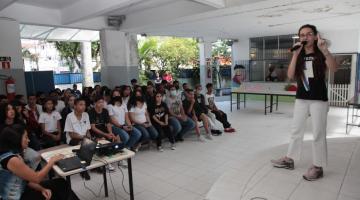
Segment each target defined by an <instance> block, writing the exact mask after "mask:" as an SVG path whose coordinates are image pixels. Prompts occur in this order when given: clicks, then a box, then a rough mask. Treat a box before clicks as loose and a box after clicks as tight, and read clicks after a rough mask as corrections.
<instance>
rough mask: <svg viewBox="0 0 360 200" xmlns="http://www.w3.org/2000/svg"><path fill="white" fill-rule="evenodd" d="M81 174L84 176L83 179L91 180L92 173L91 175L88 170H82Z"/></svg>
mask: <svg viewBox="0 0 360 200" xmlns="http://www.w3.org/2000/svg"><path fill="white" fill-rule="evenodd" d="M80 176H81V177H82V178H83V179H85V180H87V181H88V180H90V175H89V173H88V172H87V171H85V172H80Z"/></svg>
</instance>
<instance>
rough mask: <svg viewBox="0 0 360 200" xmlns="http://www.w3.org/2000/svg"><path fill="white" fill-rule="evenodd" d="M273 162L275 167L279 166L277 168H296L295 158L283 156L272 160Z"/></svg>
mask: <svg viewBox="0 0 360 200" xmlns="http://www.w3.org/2000/svg"><path fill="white" fill-rule="evenodd" d="M271 163H272V165H273V166H274V167H277V168H284V169H290V170H293V169H294V168H295V167H294V160H293V159H291V158H286V157H283V158H280V159H277V160H271Z"/></svg>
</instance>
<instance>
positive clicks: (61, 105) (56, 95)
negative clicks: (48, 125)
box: [42, 90, 65, 113]
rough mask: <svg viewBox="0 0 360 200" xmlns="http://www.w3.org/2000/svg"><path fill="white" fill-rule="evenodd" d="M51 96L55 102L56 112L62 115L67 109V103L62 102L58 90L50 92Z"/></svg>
mask: <svg viewBox="0 0 360 200" xmlns="http://www.w3.org/2000/svg"><path fill="white" fill-rule="evenodd" d="M49 96H50V97H51V98H52V99H53V101H54V105H55V110H56V111H58V112H59V113H60V112H61V111H62V110H63V109H64V108H65V103H64V101H63V100H61V96H60V94H59V92H58V91H57V90H53V91H51V92H50V95H49ZM43 104H44V102H43ZM43 104H42V105H43Z"/></svg>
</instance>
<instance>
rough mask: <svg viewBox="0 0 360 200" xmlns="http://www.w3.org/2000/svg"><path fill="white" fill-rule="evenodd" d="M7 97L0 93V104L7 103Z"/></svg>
mask: <svg viewBox="0 0 360 200" xmlns="http://www.w3.org/2000/svg"><path fill="white" fill-rule="evenodd" d="M7 102H8V99H7V96H5V95H3V94H0V104H3V103H7Z"/></svg>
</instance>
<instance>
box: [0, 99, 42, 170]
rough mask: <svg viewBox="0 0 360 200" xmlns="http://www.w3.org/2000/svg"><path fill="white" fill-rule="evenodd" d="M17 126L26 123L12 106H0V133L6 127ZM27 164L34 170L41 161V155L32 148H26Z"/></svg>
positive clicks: (5, 104)
mask: <svg viewBox="0 0 360 200" xmlns="http://www.w3.org/2000/svg"><path fill="white" fill-rule="evenodd" d="M15 124H22V125H24V123H23V122H22V121H20V120H19V119H18V116H17V114H16V112H15V109H14V107H13V106H12V105H11V104H8V103H4V104H0V133H1V131H2V130H3V129H4V128H6V127H11V126H13V125H15ZM24 159H25V162H27V163H29V166H30V167H31V168H32V169H34V170H35V169H36V168H37V167H38V166H39V163H40V161H41V158H40V154H39V153H38V152H36V151H34V149H32V148H26V149H25V151H24Z"/></svg>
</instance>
